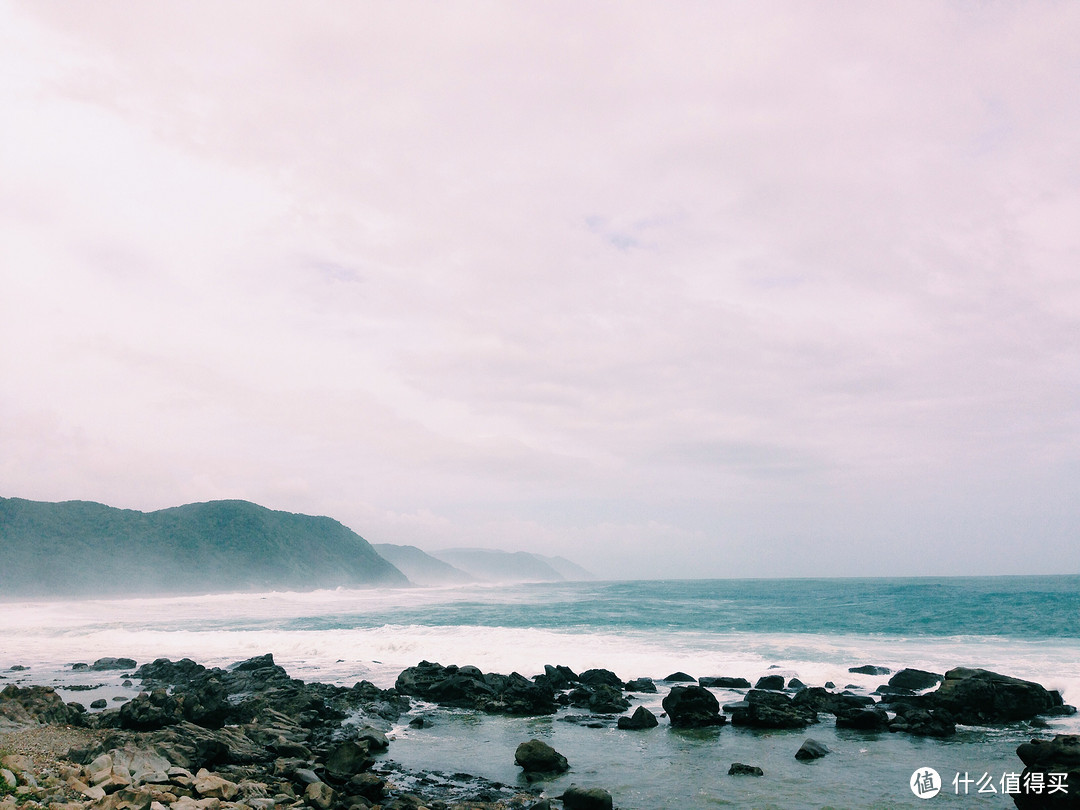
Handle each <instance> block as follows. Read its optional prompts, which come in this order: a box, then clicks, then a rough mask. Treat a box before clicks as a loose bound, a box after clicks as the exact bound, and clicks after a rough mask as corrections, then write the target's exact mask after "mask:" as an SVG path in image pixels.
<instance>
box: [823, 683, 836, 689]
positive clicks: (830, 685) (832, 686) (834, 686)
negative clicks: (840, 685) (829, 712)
mask: <svg viewBox="0 0 1080 810" xmlns="http://www.w3.org/2000/svg"><path fill="white" fill-rule="evenodd" d="M825 688H826V689H835V688H836V684H835V683H833V682H832V681H825Z"/></svg>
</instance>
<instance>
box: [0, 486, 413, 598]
mask: <svg viewBox="0 0 1080 810" xmlns="http://www.w3.org/2000/svg"><path fill="white" fill-rule="evenodd" d="M366 585H398V586H400V585H408V580H407V579H406V578H405V575H404V574H402V573H401V572H400V571H399V570H398V569H396V568H395V567H394V566H393V565H391V564H390V563H388V562H387V561H386V560H384V559H383V558H382V557H380V556H379V555H378V554H376V553H375V550H374V549H373V548H372V547H371V545H370V544H369V543H368V542H367V541H366V540H365V539H364V538H362V537H360V535H358V534H356V533H355V532H353V531H352V530H350V529H348V528H346V527H345V526H343V525H342V524H341V523H338V522H337V521H336V520H333V519H331V518H328V517H312V516H309V515H298V514H292V513H289V512H277V511H273V510H270V509H266V508H265V507H262V506H258V505H257V504H254V503H250V502H248V501H211V502H209V503H193V504H188V505H186V506H177V507H173V508H171V509H161V510H158V511H156V512H138V511H135V510H131V509H116V508H113V507H111V506H105V505H104V504H100V503H93V502H90V501H65V502H62V503H45V502H41V501H28V500H23V499H22V498H0V598H3V599H8V598H12V597H26V596H58V595H64V596H68V595H70V596H130V595H137V594H140V595H146V594H160V593H170V594H178V593H196V594H197V593H219V592H229V591H254V590H269V589H288V590H314V589H317V588H334V587H339V586H366Z"/></svg>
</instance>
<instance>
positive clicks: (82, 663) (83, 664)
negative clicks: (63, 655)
mask: <svg viewBox="0 0 1080 810" xmlns="http://www.w3.org/2000/svg"><path fill="white" fill-rule="evenodd" d="M71 669H72V671H73V672H78V671H79V670H82V669H90V665H89V664H87V663H86V662H85V661H79V662H78V663H76V664H72V665H71Z"/></svg>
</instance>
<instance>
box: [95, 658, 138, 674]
mask: <svg viewBox="0 0 1080 810" xmlns="http://www.w3.org/2000/svg"><path fill="white" fill-rule="evenodd" d="M135 666H136V662H135V659H133V658H99V659H98V660H97V661H95V662H94V663H92V664H91V665H90V669H92V670H94V671H95V672H104V671H107V670H114V669H116V670H119V669H135Z"/></svg>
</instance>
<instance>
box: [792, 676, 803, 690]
mask: <svg viewBox="0 0 1080 810" xmlns="http://www.w3.org/2000/svg"><path fill="white" fill-rule="evenodd" d="M787 688H788V689H805V688H806V684H805V683H803V682H802V681H800V680H799V679H798V678H792V679H791V680H790V681H788V683H787Z"/></svg>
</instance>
